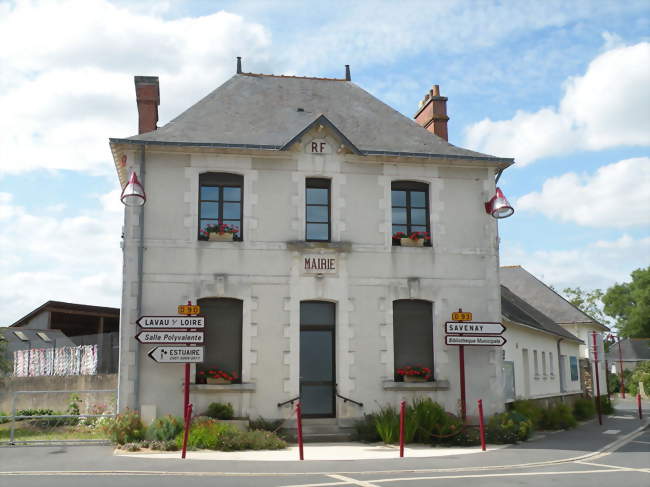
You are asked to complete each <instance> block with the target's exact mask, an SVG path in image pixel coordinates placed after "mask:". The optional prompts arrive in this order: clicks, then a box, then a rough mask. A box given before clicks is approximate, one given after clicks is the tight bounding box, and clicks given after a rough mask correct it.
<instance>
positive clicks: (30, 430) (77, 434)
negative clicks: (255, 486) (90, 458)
mask: <svg viewBox="0 0 650 487" xmlns="http://www.w3.org/2000/svg"><path fill="white" fill-rule="evenodd" d="M11 424H12V423H4V424H0V442H5V441H8V440H9V434H10V429H11ZM15 425H16V429H15V430H14V440H15V441H46V440H104V439H108V436H107V435H106V434H105V433H104V432H102V431H101V429H100V428H91V427H89V426H85V425H75V426H69V425H68V426H45V427H44V426H42V425H35V424H33V422H32V421H16V422H15Z"/></svg>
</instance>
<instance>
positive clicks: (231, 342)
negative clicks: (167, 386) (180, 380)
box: [196, 298, 243, 383]
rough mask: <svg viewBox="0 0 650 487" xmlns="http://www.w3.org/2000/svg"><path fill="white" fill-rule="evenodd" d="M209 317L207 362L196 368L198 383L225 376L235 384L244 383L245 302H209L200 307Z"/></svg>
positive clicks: (202, 300) (223, 299) (207, 321)
mask: <svg viewBox="0 0 650 487" xmlns="http://www.w3.org/2000/svg"><path fill="white" fill-rule="evenodd" d="M197 304H198V305H199V306H200V307H201V314H202V315H204V316H205V330H204V337H205V338H204V347H205V350H204V354H203V356H204V360H203V363H200V364H197V366H196V372H197V376H196V382H197V383H205V382H206V378H207V377H208V376H217V375H220V374H217V372H219V371H222V372H225V374H226V375H228V376H229V377H232V378H233V379H234V380H233V382H240V381H241V365H242V311H243V301H241V300H239V299H228V298H205V299H199V300H198V303H197Z"/></svg>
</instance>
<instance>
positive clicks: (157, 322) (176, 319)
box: [136, 316, 205, 328]
mask: <svg viewBox="0 0 650 487" xmlns="http://www.w3.org/2000/svg"><path fill="white" fill-rule="evenodd" d="M136 323H137V324H138V325H140V327H141V328H205V317H204V316H140V318H138V321H136Z"/></svg>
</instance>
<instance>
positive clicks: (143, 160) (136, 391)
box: [133, 145, 147, 411]
mask: <svg viewBox="0 0 650 487" xmlns="http://www.w3.org/2000/svg"><path fill="white" fill-rule="evenodd" d="M146 168H147V157H146V146H144V145H143V146H142V152H141V153H140V183H141V184H142V186H143V187H145V176H146ZM144 208H145V205H142V206H140V208H139V210H140V214H139V215H138V224H139V225H140V242H139V243H138V297H137V301H136V315H137V317H138V318H140V316H142V273H143V267H144V263H143V260H144ZM136 319H137V318H136ZM133 368H134V369H135V375H134V376H133V406H134V409H135V410H136V411H137V410H138V409H139V408H140V342H138V341H137V340H136V341H135V360H134V363H133Z"/></svg>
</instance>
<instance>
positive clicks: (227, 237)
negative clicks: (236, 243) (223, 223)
mask: <svg viewBox="0 0 650 487" xmlns="http://www.w3.org/2000/svg"><path fill="white" fill-rule="evenodd" d="M208 235H209V236H208V240H210V241H211V242H232V237H233V235H234V234H233V233H217V232H210V233H209V234H208Z"/></svg>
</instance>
